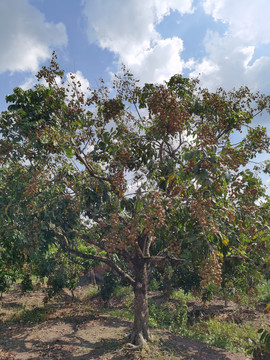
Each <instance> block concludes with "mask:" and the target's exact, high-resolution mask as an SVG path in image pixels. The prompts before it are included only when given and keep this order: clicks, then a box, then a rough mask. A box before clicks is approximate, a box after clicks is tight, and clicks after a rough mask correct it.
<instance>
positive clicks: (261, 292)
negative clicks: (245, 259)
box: [257, 280, 270, 303]
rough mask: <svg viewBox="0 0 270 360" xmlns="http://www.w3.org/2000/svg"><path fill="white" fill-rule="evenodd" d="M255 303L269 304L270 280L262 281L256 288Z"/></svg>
mask: <svg viewBox="0 0 270 360" xmlns="http://www.w3.org/2000/svg"><path fill="white" fill-rule="evenodd" d="M257 291H258V294H257V301H262V302H266V303H270V280H264V281H262V282H261V283H260V284H258V286H257Z"/></svg>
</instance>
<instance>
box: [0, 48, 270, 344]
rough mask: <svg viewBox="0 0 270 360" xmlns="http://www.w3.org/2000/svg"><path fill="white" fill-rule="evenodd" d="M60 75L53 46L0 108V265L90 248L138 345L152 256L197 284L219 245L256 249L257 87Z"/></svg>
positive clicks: (264, 200)
mask: <svg viewBox="0 0 270 360" xmlns="http://www.w3.org/2000/svg"><path fill="white" fill-rule="evenodd" d="M64 76H65V75H64V72H63V71H62V70H61V69H60V68H59V65H58V63H57V59H56V56H55V55H53V58H52V60H51V63H50V65H49V66H48V67H43V68H42V69H41V70H40V72H39V73H38V75H37V77H38V79H39V80H42V81H41V83H40V84H38V85H36V86H35V87H34V88H33V89H29V90H23V89H21V88H15V89H14V92H13V93H12V94H11V95H8V96H7V97H6V100H7V103H8V104H9V105H8V109H7V110H6V111H3V112H2V113H1V115H0V134H1V138H0V158H1V168H0V174H1V175H0V176H1V183H0V202H1V216H0V219H1V220H0V222H1V224H0V228H1V230H0V251H1V253H2V260H1V262H0V277H1V272H2V273H3V274H4V271H7V270H8V269H9V268H10V266H15V265H16V266H17V267H18V269H20V271H22V269H24V270H23V271H25V272H26V273H28V272H31V269H32V268H34V265H33V264H35V266H36V268H37V267H38V266H37V265H36V264H38V263H39V261H38V259H40V258H44V257H46V256H47V255H46V254H48V251H49V250H50V249H52V248H53V249H56V250H55V251H58V252H60V253H61V252H65V253H68V254H69V256H70V259H71V260H72V259H77V260H76V261H78V258H81V259H85V260H89V259H91V260H95V261H102V262H104V263H106V264H107V265H108V266H110V267H111V268H112V269H113V270H114V271H115V272H116V273H117V274H118V275H119V276H121V277H122V278H123V279H124V280H125V281H126V282H127V283H128V284H130V285H131V286H132V287H133V289H134V294H135V300H134V326H133V330H132V333H131V339H130V340H131V342H133V343H135V344H139V343H141V342H143V341H144V340H148V339H149V333H148V308H147V284H148V279H149V276H150V273H151V269H152V268H153V266H155V265H162V264H163V265H162V266H164V264H173V265H174V266H177V265H179V266H180V264H181V266H182V267H188V266H189V265H190V264H197V265H198V267H199V268H200V269H201V270H200V280H201V286H202V287H204V286H207V284H208V283H209V282H214V283H215V284H217V285H218V286H219V285H220V284H221V281H222V271H223V270H222V269H223V268H224V266H225V264H226V261H227V262H228V261H229V259H230V258H231V259H232V258H233V257H238V258H240V259H241V261H243V262H244V263H247V264H255V263H256V264H257V263H259V264H261V263H264V262H267V261H269V258H267V251H266V250H267V248H268V249H269V225H268V222H269V199H268V197H267V195H266V192H265V187H264V186H263V184H262V181H261V179H260V177H259V172H260V171H265V172H267V171H268V167H267V165H265V166H264V165H263V164H261V165H258V164H255V165H254V164H253V162H254V160H255V158H256V156H257V155H258V154H260V153H262V152H267V153H269V144H270V142H269V137H268V135H267V132H266V129H265V128H264V127H263V126H256V127H254V126H252V119H253V118H254V117H255V116H258V115H259V114H261V113H262V112H263V111H267V112H268V113H269V112H270V97H269V96H265V95H263V94H260V93H255V94H254V93H252V92H251V91H250V90H249V89H248V88H246V87H243V88H240V89H239V90H232V91H230V92H225V91H224V90H223V89H218V90H217V91H216V92H214V93H211V92H209V91H208V90H207V89H203V88H201V87H200V86H199V83H198V81H193V80H190V79H187V78H183V77H182V76H181V75H175V76H173V77H172V78H171V79H170V80H169V81H168V82H164V83H163V84H145V85H144V86H139V84H138V82H137V81H136V80H135V79H134V77H133V75H132V74H131V73H130V72H129V71H128V70H126V69H123V73H122V74H121V75H117V76H116V78H115V81H114V83H113V86H112V87H111V88H109V87H107V86H106V85H105V84H104V82H103V81H102V80H101V82H100V86H99V87H98V88H97V89H89V94H84V93H83V92H82V91H81V84H80V82H78V81H76V78H75V76H73V75H71V82H70V83H67V82H66V81H65V77H64ZM233 133H234V134H235V133H237V134H239V141H238V142H237V143H236V144H235V143H233V140H232V134H233ZM234 138H235V137H234ZM26 264H28V265H27V266H26ZM25 269H27V270H25ZM38 269H40V267H38Z"/></svg>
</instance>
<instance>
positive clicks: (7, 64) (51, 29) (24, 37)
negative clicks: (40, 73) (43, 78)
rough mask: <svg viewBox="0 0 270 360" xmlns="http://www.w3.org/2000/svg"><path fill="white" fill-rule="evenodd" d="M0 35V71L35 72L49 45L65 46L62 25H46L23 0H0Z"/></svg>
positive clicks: (64, 33)
mask: <svg viewBox="0 0 270 360" xmlns="http://www.w3.org/2000/svg"><path fill="white" fill-rule="evenodd" d="M0 34H1V37H0V47H1V50H2V51H1V58H0V72H4V71H11V72H14V71H33V72H35V71H37V70H38V68H39V63H40V62H41V61H44V60H46V59H48V58H49V57H50V56H51V48H50V47H51V46H61V45H65V44H66V43H67V35H66V29H65V26H64V25H63V24H62V23H58V24H53V23H48V22H46V21H45V18H44V16H43V14H42V13H41V12H40V11H39V10H37V9H36V8H35V7H33V6H31V5H30V4H29V3H28V1H27V0H8V1H5V0H1V1H0Z"/></svg>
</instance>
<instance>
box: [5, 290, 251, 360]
mask: <svg viewBox="0 0 270 360" xmlns="http://www.w3.org/2000/svg"><path fill="white" fill-rule="evenodd" d="M78 291H82V289H81V290H80V289H79V290H78ZM77 295H78V294H77ZM79 295H81V294H79ZM43 297H44V294H43V293H42V292H41V291H38V292H33V293H28V294H27V295H26V296H21V295H20V294H19V292H18V291H16V290H12V291H11V292H9V293H8V294H5V295H4V297H3V299H2V305H0V359H6V360H8V359H9V360H11V359H12V360H14V359H18V360H28V359H36V360H39V359H64V360H69V359H78V360H83V359H101V360H109V359H116V360H117V359H118V360H125V359H186V360H244V359H251V358H250V357H248V356H246V355H243V354H236V353H232V352H229V351H227V350H223V349H219V348H216V347H213V346H209V345H207V344H204V343H202V342H200V341H196V340H191V339H186V338H182V337H180V336H178V335H174V334H172V333H170V332H168V331H164V330H153V331H152V335H153V342H152V344H151V346H150V350H149V349H148V348H147V347H146V348H145V349H143V350H139V349H137V348H136V347H134V346H132V345H131V344H128V343H127V335H128V333H129V330H130V327H131V322H130V321H129V320H125V319H123V318H117V317H113V316H110V315H108V314H106V313H101V312H100V311H98V307H99V305H100V304H99V301H100V300H98V299H96V300H95V301H94V302H93V301H91V303H89V299H88V300H87V298H83V297H81V298H80V300H76V301H75V302H73V303H72V302H71V298H70V296H69V295H68V293H67V292H66V293H65V294H64V295H63V296H62V298H61V299H59V300H58V301H57V302H53V303H50V304H48V305H45V306H44V305H43V302H42V300H43ZM215 306H221V304H215ZM198 311H199V307H198ZM233 313H234V312H233V311H230V314H233ZM220 316H228V314H226V313H222V312H221V315H220Z"/></svg>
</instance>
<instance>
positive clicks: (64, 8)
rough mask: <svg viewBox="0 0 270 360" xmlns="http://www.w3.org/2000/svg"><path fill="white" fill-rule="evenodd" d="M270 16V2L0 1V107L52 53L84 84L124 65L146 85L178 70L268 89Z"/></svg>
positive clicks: (215, 82)
mask: <svg viewBox="0 0 270 360" xmlns="http://www.w3.org/2000/svg"><path fill="white" fill-rule="evenodd" d="M269 14H270V1H269V0H256V1H254V0H0V48H1V56H0V111H1V110H4V109H5V108H6V104H5V96H6V95H7V94H9V93H11V92H12V90H13V88H14V87H16V86H20V87H22V88H24V89H27V88H29V87H32V86H33V85H34V83H35V74H36V73H37V71H38V69H39V68H40V67H41V66H42V65H45V64H48V61H49V60H50V58H51V54H52V51H53V50H55V51H56V53H57V55H58V60H59V62H60V64H61V67H62V68H63V69H64V70H66V71H67V72H73V73H76V74H77V78H78V79H79V80H81V82H82V84H83V87H84V88H85V89H86V88H87V86H88V85H90V86H95V85H96V84H97V82H98V80H99V78H100V77H103V78H104V79H105V81H109V80H110V79H111V78H112V74H114V73H117V72H118V71H119V69H120V68H121V65H122V64H125V65H126V66H127V67H128V68H129V69H130V70H131V71H132V72H133V74H134V75H135V76H136V77H138V78H139V79H140V80H141V81H142V82H143V83H144V82H154V83H155V82H162V81H164V80H168V79H169V78H170V77H171V76H172V75H174V74H177V73H178V74H182V75H184V76H187V77H198V78H199V79H200V81H201V84H202V85H203V86H205V87H208V88H209V89H210V90H212V91H214V90H215V89H216V88H218V87H220V86H222V87H223V88H225V89H226V90H230V89H232V88H238V87H239V86H241V85H247V86H249V87H250V88H251V89H252V90H254V91H257V90H259V91H261V92H264V93H266V94H270V21H269ZM258 122H261V123H263V125H265V126H267V127H268V128H269V132H270V126H269V124H268V123H269V121H268V120H267V118H266V117H263V118H260V119H259V120H258ZM265 181H266V182H268V185H270V181H269V180H267V179H266V180H265Z"/></svg>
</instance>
